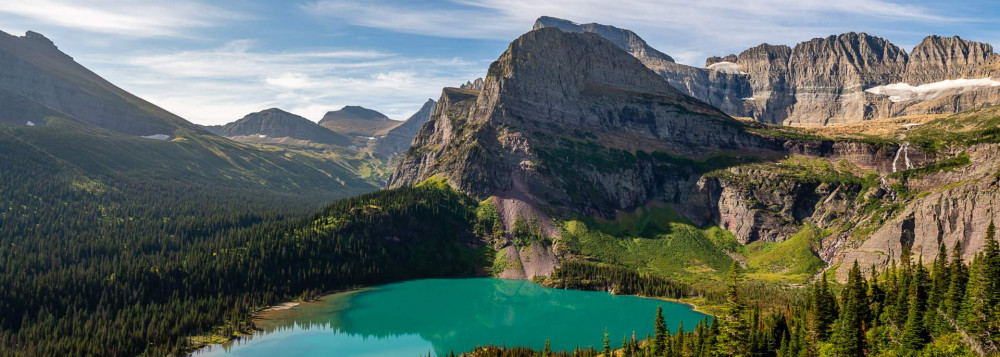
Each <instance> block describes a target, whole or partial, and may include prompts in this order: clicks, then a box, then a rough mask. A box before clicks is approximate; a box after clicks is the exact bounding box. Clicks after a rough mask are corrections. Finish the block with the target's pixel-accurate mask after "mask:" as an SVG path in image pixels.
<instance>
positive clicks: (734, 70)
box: [708, 62, 746, 74]
mask: <svg viewBox="0 0 1000 357" xmlns="http://www.w3.org/2000/svg"><path fill="white" fill-rule="evenodd" d="M708 69H710V70H713V71H716V72H722V73H726V74H746V72H743V67H742V66H740V65H738V64H736V63H732V62H719V63H713V64H712V65H710V66H708Z"/></svg>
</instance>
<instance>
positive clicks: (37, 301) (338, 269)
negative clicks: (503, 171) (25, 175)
mask: <svg viewBox="0 0 1000 357" xmlns="http://www.w3.org/2000/svg"><path fill="white" fill-rule="evenodd" d="M5 149H6V148H5ZM19 166H23V167H25V169H30V170H31V171H29V172H30V173H39V174H41V173H57V171H58V168H56V167H51V166H46V165H44V164H43V163H39V162H31V161H29V160H25V161H24V162H19ZM57 177H58V176H57ZM4 182H7V181H4ZM52 182H55V183H58V181H50V180H45V181H41V182H39V183H38V184H37V186H33V187H32V190H34V192H39V193H46V195H37V196H31V197H22V200H24V201H18V202H7V207H6V209H5V211H6V213H5V214H4V216H3V217H4V219H3V220H2V222H0V224H2V229H0V232H3V236H0V247H3V248H2V249H0V266H2V267H3V269H2V270H0V287H2V288H0V345H3V346H4V348H3V349H0V354H2V355H26V356H36V355H112V356H129V355H136V354H146V355H165V354H178V353H183V352H184V351H187V350H189V349H190V348H192V347H194V346H195V344H197V343H199V342H202V341H210V340H212V338H213V336H215V337H214V338H216V339H217V338H226V337H228V336H232V335H233V334H234V333H238V332H241V331H247V330H249V329H251V328H252V324H251V321H250V316H251V312H253V311H256V310H259V309H261V308H264V307H267V306H269V305H271V304H275V303H278V302H281V301H286V300H291V299H308V298H311V297H315V296H317V295H318V294H320V293H322V292H326V291H331V290H337V289H344V288H351V287H356V286H360V285H369V284H377V283H384V282H389V281H395V280H404V279H414V278H426V277H441V276H463V275H473V274H474V273H475V269H476V268H479V267H482V266H484V265H486V264H487V263H486V262H485V261H484V259H483V258H484V257H486V256H487V255H489V253H487V252H484V251H483V250H482V249H484V248H476V246H477V245H476V241H475V240H473V239H470V237H471V234H472V233H471V232H472V229H473V228H472V227H473V223H472V220H473V217H474V212H473V208H474V207H475V205H474V204H472V203H471V202H470V201H468V199H467V198H466V197H465V196H464V195H461V194H458V193H456V192H454V191H452V190H450V189H448V188H446V187H445V186H443V185H440V184H434V183H431V184H427V185H422V186H419V187H412V188H403V189H398V190H392V191H381V192H376V193H372V194H366V195H362V196H359V197H355V198H350V199H346V200H342V201H339V202H337V203H335V204H333V205H331V206H329V207H327V208H325V209H323V210H322V211H321V213H318V214H315V215H312V216H310V217H307V218H302V219H293V220H283V219H284V218H287V217H288V216H289V215H291V214H293V213H290V212H300V211H301V210H300V209H295V208H294V202H293V201H290V200H286V201H264V200H262V201H260V202H257V201H252V200H251V201H245V200H231V199H227V198H226V197H227V195H230V194H238V191H233V190H219V191H212V190H207V191H190V190H188V189H189V188H188V187H181V188H182V189H180V190H178V189H177V187H171V186H169V185H162V186H154V187H149V186H145V185H144V183H141V182H130V183H126V184H124V185H123V186H124V187H129V186H130V185H141V186H144V187H143V188H151V189H149V190H143V192H158V193H159V194H157V195H156V196H157V197H153V195H152V194H149V195H146V196H142V195H137V196H135V197H133V198H134V199H136V200H143V199H159V200H160V204H157V205H155V206H151V205H134V204H133V205H130V204H127V203H125V204H123V203H120V201H115V200H110V199H109V200H101V199H99V197H100V196H96V197H94V196H93V194H92V193H88V192H73V191H58V186H55V187H53V186H49V185H50V183H52ZM3 189H4V190H5V191H4V192H6V190H9V189H10V187H3ZM106 189H108V190H121V188H120V187H113V188H106ZM46 190H56V191H55V192H49V191H46ZM136 192H138V191H124V192H121V194H130V193H136ZM74 195H82V196H88V197H89V198H90V199H87V200H73V198H74ZM159 196H163V197H159ZM53 197H58V198H53ZM240 197H244V196H240ZM95 198H97V199H95ZM33 200H35V201H44V202H45V203H44V204H45V206H44V207H40V208H39V209H38V210H35V211H33V212H30V213H28V212H22V211H19V210H15V209H13V208H12V206H23V205H27V204H34V203H32V201H33ZM63 202H65V204H66V206H64V207H61V206H63ZM265 206H269V208H267V209H264V207H265ZM206 207H211V208H213V209H212V210H206ZM121 211H124V212H121ZM116 213H117V214H116ZM28 215H38V216H35V217H31V218H30V219H28V218H25V217H26V216H28ZM194 335H200V336H204V337H202V338H196V339H189V336H194Z"/></svg>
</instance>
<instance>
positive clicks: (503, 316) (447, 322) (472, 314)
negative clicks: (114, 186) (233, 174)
mask: <svg viewBox="0 0 1000 357" xmlns="http://www.w3.org/2000/svg"><path fill="white" fill-rule="evenodd" d="M657 306H662V307H663V314H664V317H665V318H666V321H667V326H668V328H670V329H671V330H672V331H676V330H677V327H678V326H679V324H680V323H681V322H683V323H684V326H685V327H686V328H693V327H694V326H695V325H696V324H697V323H698V322H699V321H701V320H702V319H704V318H705V315H703V314H701V313H698V312H695V311H693V310H692V309H691V307H689V306H687V305H683V304H677V303H672V302H667V301H662V300H655V299H646V298H639V297H634V296H615V295H611V294H608V293H604V292H595V291H577V290H562V289H552V288H546V287H543V286H541V285H538V284H535V283H532V282H529V281H524V280H504V279H494V278H474V279H428V280H414V281H407V282H402V283H396V284H389V285H383V286H378V287H373V288H368V289H363V290H358V291H353V292H348V293H341V294H334V295H330V296H327V297H326V298H324V299H322V300H320V301H316V302H310V303H304V304H301V305H299V306H296V307H293V308H290V309H287V310H282V311H273V312H268V313H267V314H265V315H263V316H262V319H261V320H258V321H257V325H258V326H259V327H260V328H262V329H263V330H264V332H261V333H258V334H256V335H255V336H253V337H252V338H249V339H247V338H244V339H242V340H241V341H236V342H233V343H231V344H228V345H227V346H212V347H211V348H210V349H203V350H201V351H199V352H198V353H195V356H281V355H284V356H414V357H416V356H426V355H427V354H428V353H431V354H434V355H438V356H440V355H447V354H448V353H449V352H450V351H452V350H454V351H455V353H460V352H467V351H469V350H472V349H473V348H475V347H476V346H477V345H487V344H490V343H492V344H495V345H503V344H506V345H507V346H528V347H533V348H537V349H541V348H543V347H544V346H545V340H546V339H548V340H550V343H551V346H552V348H553V349H554V350H572V349H574V348H576V347H578V346H579V347H581V348H586V347H588V346H594V347H596V348H598V349H600V348H601V345H602V343H603V340H604V331H605V330H607V332H608V334H609V335H610V339H611V341H612V344H613V345H619V344H621V340H622V337H623V336H626V335H628V336H631V335H632V334H633V333H635V335H636V336H639V337H645V336H646V334H648V333H652V332H653V320H654V318H655V316H656V307H657Z"/></svg>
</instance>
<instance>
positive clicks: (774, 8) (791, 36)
mask: <svg viewBox="0 0 1000 357" xmlns="http://www.w3.org/2000/svg"><path fill="white" fill-rule="evenodd" d="M301 6H302V8H303V9H305V10H306V12H308V13H311V14H316V15H317V16H324V17H327V18H330V19H334V20H336V21H341V22H347V23H350V24H353V25H358V26H366V27H372V28H380V29H387V30H392V31H399V32H404V33H412V34H420V35H428V36H439V37H460V38H474V39H501V40H507V39H512V38H513V37H515V36H517V35H519V34H521V33H524V32H526V31H527V30H528V29H530V26H531V24H532V23H533V22H534V20H535V19H536V18H538V17H539V16H542V15H548V16H556V17H562V18H566V19H569V20H573V21H577V22H600V23H604V24H609V25H616V26H619V27H624V28H629V29H632V30H635V31H636V32H638V33H639V35H640V36H643V37H644V38H645V39H646V40H647V41H649V42H651V43H652V44H653V45H654V46H657V47H660V49H661V50H664V51H666V52H668V53H670V54H671V55H674V53H677V54H682V53H688V54H689V55H687V56H684V55H675V57H679V58H678V59H679V60H681V61H682V62H689V63H690V62H700V61H701V60H703V59H704V55H705V54H706V53H707V52H706V51H713V50H715V51H722V50H727V49H731V48H738V47H740V46H743V47H744V48H745V47H746V46H749V45H756V44H759V43H763V42H770V43H794V42H798V41H803V40H807V39H809V38H811V37H812V36H821V35H827V34H833V33H834V32H837V31H848V30H852V29H854V28H852V27H851V26H857V25H858V24H859V23H862V22H865V21H867V23H882V24H885V26H887V27H888V26H891V24H892V23H897V22H901V21H920V22H950V21H957V20H959V19H956V18H951V17H946V16H942V15H938V14H937V13H935V12H934V11H931V10H929V9H926V8H924V7H920V6H916V5H910V4H902V3H895V2H889V1H882V0H839V1H828V0H747V1H732V0H702V1H696V2H692V1H688V0H662V1H645V0H619V1H613V2H609V1H603V0H548V1H541V0H452V6H449V7H447V8H427V7H423V6H417V5H413V4H402V3H385V2H362V3H358V2H351V1H344V0H317V1H313V2H308V3H305V4H303V5H301ZM831 19H838V20H837V21H831Z"/></svg>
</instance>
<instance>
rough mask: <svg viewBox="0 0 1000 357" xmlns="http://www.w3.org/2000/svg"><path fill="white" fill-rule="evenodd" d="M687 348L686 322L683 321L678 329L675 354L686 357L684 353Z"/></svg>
mask: <svg viewBox="0 0 1000 357" xmlns="http://www.w3.org/2000/svg"><path fill="white" fill-rule="evenodd" d="M685 347H686V346H685V345H684V321H681V322H680V324H679V326H678V327H677V347H676V348H674V354H675V355H678V356H684V355H686V354H685V353H684V350H685Z"/></svg>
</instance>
